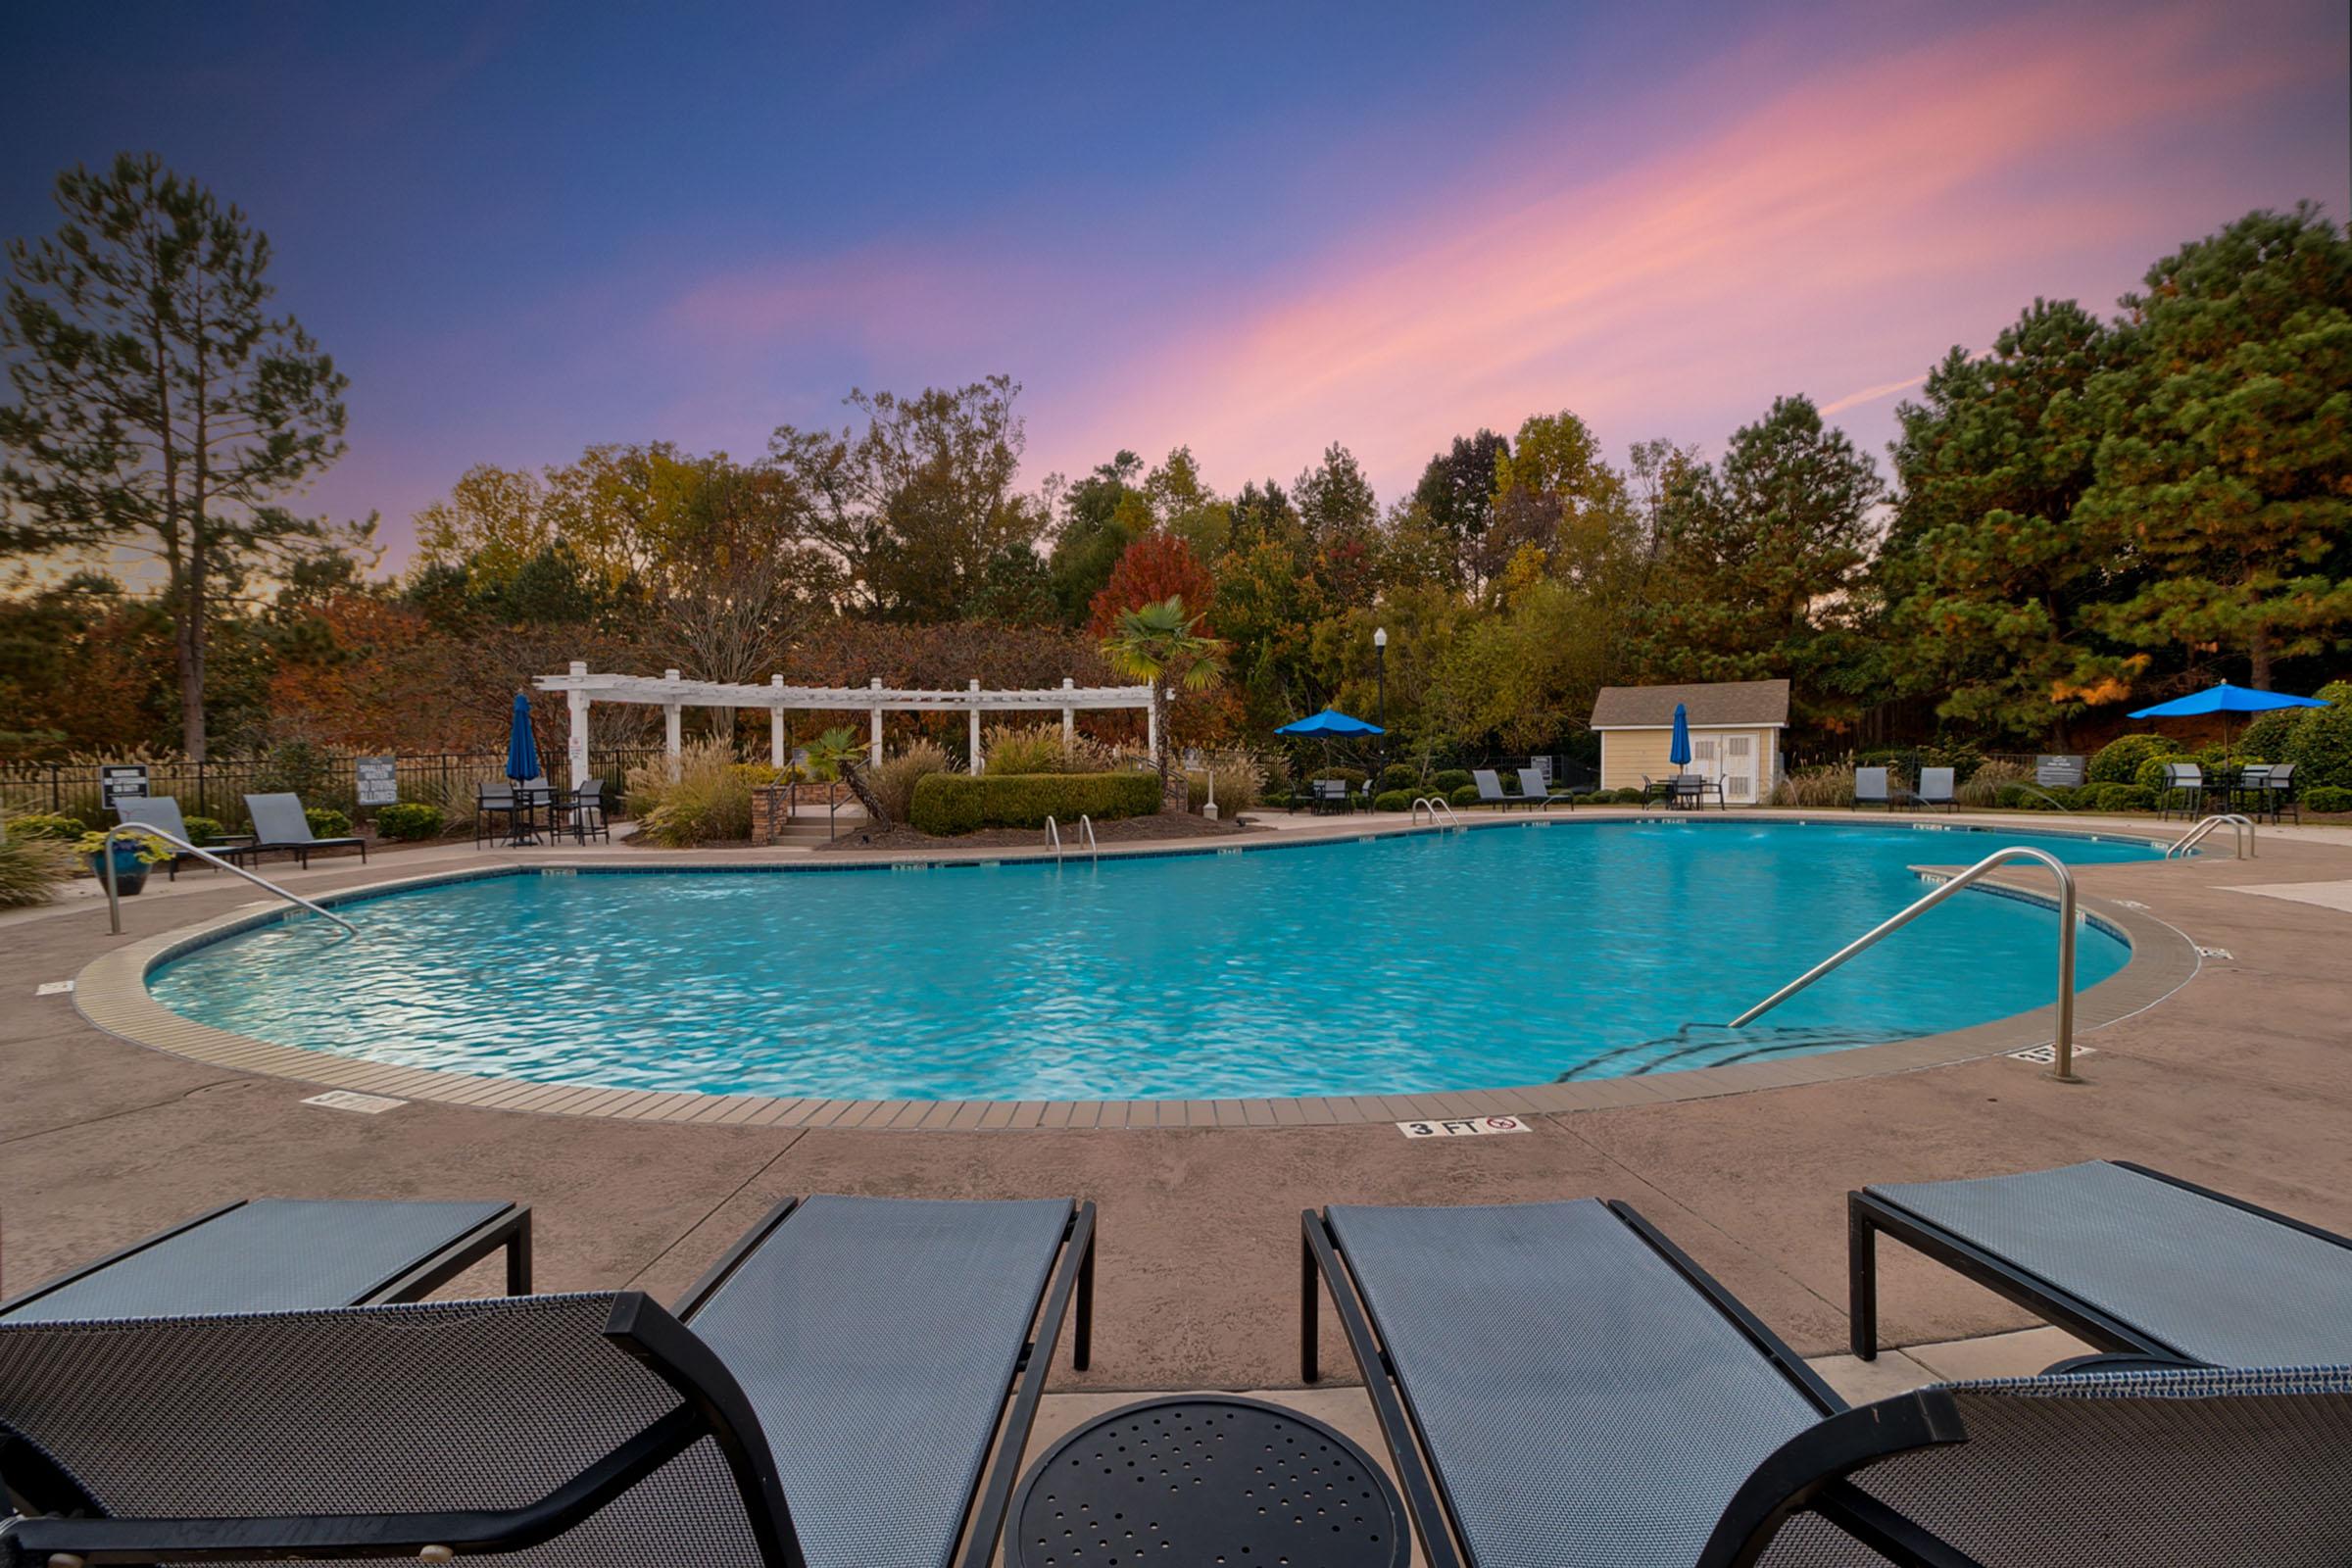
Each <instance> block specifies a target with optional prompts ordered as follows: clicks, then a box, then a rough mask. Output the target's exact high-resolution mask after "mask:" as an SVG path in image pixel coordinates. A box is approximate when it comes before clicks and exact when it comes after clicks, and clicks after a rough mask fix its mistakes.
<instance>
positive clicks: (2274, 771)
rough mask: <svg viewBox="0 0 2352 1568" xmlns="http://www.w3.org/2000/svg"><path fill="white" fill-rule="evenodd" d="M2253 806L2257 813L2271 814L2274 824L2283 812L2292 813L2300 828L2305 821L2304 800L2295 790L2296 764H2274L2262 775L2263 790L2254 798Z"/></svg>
mask: <svg viewBox="0 0 2352 1568" xmlns="http://www.w3.org/2000/svg"><path fill="white" fill-rule="evenodd" d="M2252 805H2253V808H2254V809H2255V811H2256V812H2257V813H2260V812H2263V811H2268V812H2270V814H2271V820H2272V821H2274V822H2276V821H2278V817H2279V814H2280V813H2281V812H2284V811H2292V812H2294V813H2295V822H2296V824H2297V825H2298V826H2300V825H2301V824H2302V821H2303V800H2302V797H2301V795H2300V794H2299V793H2298V792H2297V791H2296V789H2295V764H2294V763H2292V762H2273V763H2272V764H2271V766H2270V769H2269V771H2267V772H2265V773H2264V774H2263V775H2262V790H2261V793H2260V794H2258V795H2255V796H2254V797H2253V798H2252Z"/></svg>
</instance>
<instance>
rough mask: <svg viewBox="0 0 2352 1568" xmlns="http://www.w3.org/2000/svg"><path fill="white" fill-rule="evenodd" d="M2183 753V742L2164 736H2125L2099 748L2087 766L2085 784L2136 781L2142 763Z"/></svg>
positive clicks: (2084, 774) (2084, 772)
mask: <svg viewBox="0 0 2352 1568" xmlns="http://www.w3.org/2000/svg"><path fill="white" fill-rule="evenodd" d="M2179 756H2180V742H2178V741H2173V740H2167V739H2166V738H2165V737H2164V736H2162V735H2124V736H2119V737H2118V738H2117V739H2115V740H2111V741H2109V742H2108V743H2107V744H2106V745H2104V746H2102V747H2100V748H2099V755H2098V756H2096V757H2094V758H2092V759H2091V760H2090V766H2089V767H2087V768H2085V769H2083V777H2082V781H2083V782H2084V783H2085V784H2136V783H2138V782H2139V769H2140V764H2142V763H2144V762H2148V761H2152V760H2157V759H2160V758H2166V757H2174V758H2177V757H2179Z"/></svg>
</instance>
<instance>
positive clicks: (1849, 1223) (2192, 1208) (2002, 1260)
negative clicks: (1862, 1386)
mask: <svg viewBox="0 0 2352 1568" xmlns="http://www.w3.org/2000/svg"><path fill="white" fill-rule="evenodd" d="M1881 1232H1884V1233H1885V1234H1887V1235H1888V1236H1891V1237H1893V1238H1894V1239H1895V1240H1896V1241H1898V1242H1901V1243H1903V1244H1904V1245H1905V1246H1906V1247H1909V1248H1911V1249H1913V1250H1916V1251H1920V1252H1924V1253H1926V1254H1927V1255H1928V1256H1930V1257H1932V1258H1935V1259H1936V1261H1937V1262H1939V1263H1942V1264H1944V1265H1946V1266H1947V1267H1949V1268H1951V1269H1954V1270H1956V1271H1957V1272H1959V1273H1961V1274H1964V1275H1966V1276H1967V1277H1968V1278H1970V1279H1972V1280H1975V1281H1976V1282H1977V1283H1978V1284H1980V1285H1984V1286H1985V1287H1987V1288H1989V1289H1991V1290H1993V1291H1995V1292H1998V1293H1999V1294H2000V1295H2002V1296H2005V1297H2007V1298H2008V1299H2010V1300H2012V1301H2015V1302H2017V1303H2018V1304H2019V1305H2020V1306H2023V1307H2025V1308H2026V1309H2027V1310H2028V1311H2031V1312H2034V1313H2035V1314H2037V1315H2038V1316H2040V1317H2041V1318H2043V1319H2044V1320H2046V1321H2048V1322H2051V1323H2055V1324H2057V1325H2058V1326H2059V1327H2060V1328H2062V1329H2065V1330H2066V1331H2067V1332H2068V1333H2070V1334H2072V1335H2074V1336H2075V1337H2076V1338H2078V1339H2081V1340H2084V1341H2087V1342H2088V1343H2090V1344H2092V1345H2094V1346H2097V1347H2098V1348H2100V1349H2102V1350H2105V1351H2112V1352H2120V1353H2123V1354H2127V1355H2131V1356H2134V1357H2159V1358H2164V1359H2170V1360H2178V1361H2187V1362H2200V1363H2207V1364H2211V1365H2216V1366H2239V1367H2246V1366H2297V1365H2299V1366H2319V1365H2332V1364H2334V1363H2337V1362H2352V1239H2348V1238H2345V1237H2342V1236H2337V1235H2334V1234H2333V1233H2331V1232H2328V1231H2324V1230H2321V1229H2320V1228H2319V1227H2318V1226H2316V1225H2307V1224H2305V1223H2304V1222H2303V1221H2301V1220H2297V1219H2290V1218H2288V1217H2287V1216H2286V1215H2284V1214H2276V1213H2273V1212H2272V1211H2271V1210H2269V1209H2266V1208H2257V1207H2255V1206H2254V1205H2253V1204H2252V1203H2248V1202H2244V1201H2240V1200H2238V1199H2234V1198H2230V1197H2228V1196H2226V1195H2224V1194H2221V1193H2216V1192H2212V1191H2210V1190H2208V1189H2206V1188H2203V1187H2199V1186H2197V1185H2196V1184H2195V1183H2194V1182H2187V1181H2183V1180H2181V1179H2180V1177H2178V1176H2167V1175H2165V1174H2164V1173H2163V1172H2161V1171H2154V1170H2150V1169H2148V1168H2147V1167H2145V1166H2143V1165H2134V1164H2131V1163H2130V1162H2129V1161H2124V1160H2115V1161H2110V1160H2103V1159H2098V1160H2090V1161H2088V1162H2086V1163H2084V1164H2081V1165H2065V1166H2060V1167H2059V1168H2057V1169H2055V1170H2037V1171H2027V1172H2024V1173H2022V1174H2020V1175H2015V1176H1988V1177H1984V1178H1981V1179H1978V1180H1974V1181H1950V1182H1914V1183H1905V1184H1897V1185H1892V1186H1884V1187H1865V1188H1863V1189H1862V1190H1861V1191H1860V1192H1856V1193H1850V1194H1848V1195H1847V1197H1846V1236H1847V1250H1848V1254H1849V1256H1848V1264H1847V1267H1848V1277H1849V1279H1848V1310H1849V1313H1850V1316H1851V1322H1852V1331H1851V1332H1852V1340H1853V1350H1854V1353H1855V1354H1856V1355H1858V1356H1860V1357H1862V1358H1863V1359H1864V1360H1869V1359H1870V1358H1871V1357H1873V1356H1875V1355H1877V1354H1878V1351H1879V1338H1878V1295H1879V1286H1878V1254H1877V1239H1878V1236H1879V1234H1880V1233H1881Z"/></svg>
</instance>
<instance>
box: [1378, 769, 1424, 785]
mask: <svg viewBox="0 0 2352 1568" xmlns="http://www.w3.org/2000/svg"><path fill="white" fill-rule="evenodd" d="M1420 783H1421V772H1420V769H1418V768H1414V767H1407V766H1406V765H1405V764H1404V763H1402V762H1391V763H1390V764H1389V765H1388V766H1386V767H1384V768H1382V769H1381V770H1380V787H1381V789H1382V790H1383V791H1388V790H1409V789H1414V788H1417V787H1418V786H1419V785H1420Z"/></svg>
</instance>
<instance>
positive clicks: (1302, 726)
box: [1274, 708, 1388, 736]
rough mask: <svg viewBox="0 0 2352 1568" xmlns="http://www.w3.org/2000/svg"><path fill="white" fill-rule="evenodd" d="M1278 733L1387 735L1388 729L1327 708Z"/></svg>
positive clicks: (1286, 725) (1276, 732) (1290, 724)
mask: <svg viewBox="0 0 2352 1568" xmlns="http://www.w3.org/2000/svg"><path fill="white" fill-rule="evenodd" d="M1274 733H1275V734H1277V735H1325V736H1329V735H1385V734H1387V733H1388V731H1386V730H1384V729H1382V728H1381V727H1380V726H1379V725H1378V724H1367V723H1365V722H1364V721H1363V720H1362V719H1360V718H1357V717H1355V716H1354V715H1353V714H1350V713H1343V712H1341V711H1339V710H1338V709H1336V708H1326V709H1325V710H1323V711H1321V712H1320V713H1316V714H1313V715H1311V716H1309V717H1306V718H1301V719H1297V720H1295V721H1293V722H1291V723H1288V724H1285V725H1283V726H1282V728H1280V729H1278V730H1276V731H1275V732H1274Z"/></svg>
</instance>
